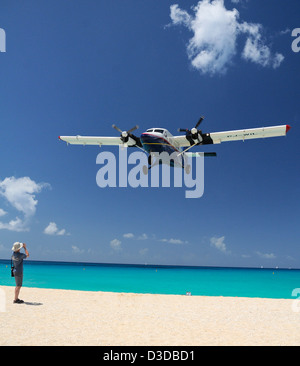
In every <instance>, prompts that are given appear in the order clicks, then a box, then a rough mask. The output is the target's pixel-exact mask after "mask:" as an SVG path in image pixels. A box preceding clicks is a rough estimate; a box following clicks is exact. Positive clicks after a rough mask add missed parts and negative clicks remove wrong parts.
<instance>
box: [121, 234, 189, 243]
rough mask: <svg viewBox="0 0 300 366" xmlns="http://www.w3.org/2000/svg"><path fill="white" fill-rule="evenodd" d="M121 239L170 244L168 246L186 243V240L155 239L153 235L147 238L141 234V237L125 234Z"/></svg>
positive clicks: (146, 235)
mask: <svg viewBox="0 0 300 366" xmlns="http://www.w3.org/2000/svg"><path fill="white" fill-rule="evenodd" d="M123 237H124V238H127V239H136V240H154V241H160V242H164V243H170V244H187V243H188V241H186V240H181V239H174V238H171V239H157V238H156V236H155V235H154V234H152V235H150V236H149V235H148V234H146V233H143V234H142V235H134V234H133V233H127V234H123Z"/></svg>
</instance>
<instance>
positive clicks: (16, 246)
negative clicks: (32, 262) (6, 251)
mask: <svg viewBox="0 0 300 366" xmlns="http://www.w3.org/2000/svg"><path fill="white" fill-rule="evenodd" d="M21 248H23V243H19V242H18V241H16V242H15V243H14V245H13V247H12V248H11V250H13V251H14V252H17V251H18V250H20V249H21Z"/></svg>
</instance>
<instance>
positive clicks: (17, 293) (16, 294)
mask: <svg viewBox="0 0 300 366" xmlns="http://www.w3.org/2000/svg"><path fill="white" fill-rule="evenodd" d="M20 290H21V286H16V288H15V301H16V300H18V298H19V293H20Z"/></svg>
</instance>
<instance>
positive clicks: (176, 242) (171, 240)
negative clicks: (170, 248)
mask: <svg viewBox="0 0 300 366" xmlns="http://www.w3.org/2000/svg"><path fill="white" fill-rule="evenodd" d="M160 241H162V242H164V243H170V244H187V243H188V242H187V241H183V240H181V239H173V238H171V239H160Z"/></svg>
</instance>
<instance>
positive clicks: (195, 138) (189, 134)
mask: <svg viewBox="0 0 300 366" xmlns="http://www.w3.org/2000/svg"><path fill="white" fill-rule="evenodd" d="M203 120H204V117H203V116H201V117H200V118H199V121H198V122H197V123H196V125H195V127H193V128H191V129H190V130H189V129H188V128H178V132H185V134H186V138H187V140H188V141H189V142H190V146H189V147H188V148H187V149H185V150H184V151H182V152H181V153H180V154H178V155H177V156H179V155H182V154H184V153H185V152H186V151H188V150H189V149H191V148H192V147H193V146H195V145H197V144H199V143H200V142H201V141H202V136H201V130H198V127H199V126H200V124H201V122H202V121H203ZM199 134H200V136H201V137H200V138H201V141H200V140H199Z"/></svg>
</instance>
